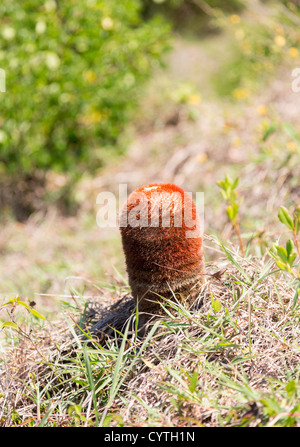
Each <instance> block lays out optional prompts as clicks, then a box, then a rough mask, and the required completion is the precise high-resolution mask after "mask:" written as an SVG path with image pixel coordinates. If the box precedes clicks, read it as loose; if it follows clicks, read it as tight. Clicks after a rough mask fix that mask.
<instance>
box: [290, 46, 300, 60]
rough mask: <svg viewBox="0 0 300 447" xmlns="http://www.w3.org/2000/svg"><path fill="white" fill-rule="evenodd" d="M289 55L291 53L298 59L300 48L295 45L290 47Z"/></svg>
mask: <svg viewBox="0 0 300 447" xmlns="http://www.w3.org/2000/svg"><path fill="white" fill-rule="evenodd" d="M289 55H290V56H291V57H293V58H295V59H296V58H297V57H298V56H299V51H298V49H297V48H295V47H292V48H290V49H289Z"/></svg>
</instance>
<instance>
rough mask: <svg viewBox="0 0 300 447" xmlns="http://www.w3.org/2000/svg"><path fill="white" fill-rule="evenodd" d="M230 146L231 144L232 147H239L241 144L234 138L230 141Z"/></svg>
mask: <svg viewBox="0 0 300 447" xmlns="http://www.w3.org/2000/svg"><path fill="white" fill-rule="evenodd" d="M232 144H233V146H234V147H239V146H240V145H241V144H242V142H241V140H240V139H239V138H235V139H234V140H233V141H232Z"/></svg>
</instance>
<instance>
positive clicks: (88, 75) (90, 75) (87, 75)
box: [83, 70, 97, 84]
mask: <svg viewBox="0 0 300 447" xmlns="http://www.w3.org/2000/svg"><path fill="white" fill-rule="evenodd" d="M96 78H97V75H96V73H95V72H94V71H93V70H87V71H85V72H84V73H83V79H84V80H85V81H86V82H88V83H89V84H91V83H92V82H94V81H95V80H96Z"/></svg>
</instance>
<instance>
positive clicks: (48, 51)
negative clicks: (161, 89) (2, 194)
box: [0, 0, 169, 176]
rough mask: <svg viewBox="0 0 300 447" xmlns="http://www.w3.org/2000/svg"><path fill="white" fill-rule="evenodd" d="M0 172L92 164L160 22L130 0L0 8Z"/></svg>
mask: <svg viewBox="0 0 300 447" xmlns="http://www.w3.org/2000/svg"><path fill="white" fill-rule="evenodd" d="M0 25H1V26H0V67H1V68H3V69H4V70H5V72H6V93H0V95H1V96H0V100H1V110H0V175H1V176H3V174H4V175H5V174H7V173H8V174H9V175H11V174H17V176H20V175H21V174H22V176H26V175H32V174H34V173H35V172H36V171H39V170H42V171H46V170H48V169H54V170H59V171H64V172H72V173H74V172H81V171H83V170H84V169H93V168H97V167H99V166H101V164H102V163H103V160H104V159H105V158H106V157H107V156H109V155H108V154H109V150H114V151H116V150H118V144H117V142H118V138H119V135H120V134H121V133H122V131H123V130H124V128H125V126H126V125H127V124H128V120H129V119H130V113H131V111H132V110H133V108H134V105H135V103H136V101H137V98H138V93H139V92H140V89H141V87H142V85H143V81H144V80H145V79H146V78H147V77H148V76H149V74H150V73H151V70H152V69H153V67H155V66H156V65H157V64H158V63H159V61H160V58H161V55H162V53H163V51H164V50H165V49H166V47H167V41H168V34H169V31H168V27H167V26H166V25H165V24H163V23H162V22H161V21H160V20H158V19H153V20H150V21H147V22H144V21H142V19H141V15H140V1H139V0H123V1H119V0H110V1H109V2H107V1H105V0H68V1H60V2H58V1H54V0H46V1H45V2H40V1H39V0H25V1H24V0H15V1H13V2H1V4H0Z"/></svg>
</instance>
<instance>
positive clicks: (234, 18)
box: [229, 14, 241, 24]
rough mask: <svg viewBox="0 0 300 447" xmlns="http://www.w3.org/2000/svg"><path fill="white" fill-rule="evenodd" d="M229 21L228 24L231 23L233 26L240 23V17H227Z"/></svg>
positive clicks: (233, 15) (235, 15)
mask: <svg viewBox="0 0 300 447" xmlns="http://www.w3.org/2000/svg"><path fill="white" fill-rule="evenodd" d="M229 20H230V22H231V23H233V24H236V23H240V21H241V19H240V17H239V16H238V15H237V14H232V15H231V16H230V17H229Z"/></svg>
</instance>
